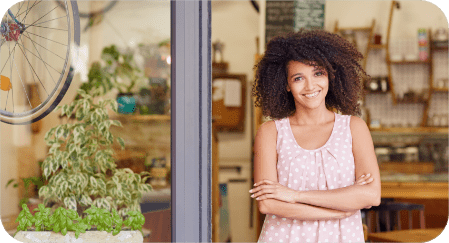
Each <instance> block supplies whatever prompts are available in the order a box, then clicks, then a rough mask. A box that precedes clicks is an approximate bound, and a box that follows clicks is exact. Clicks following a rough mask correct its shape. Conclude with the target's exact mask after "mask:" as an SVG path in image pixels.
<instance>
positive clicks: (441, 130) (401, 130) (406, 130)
mask: <svg viewBox="0 0 449 243" xmlns="http://www.w3.org/2000/svg"><path fill="white" fill-rule="evenodd" d="M370 131H371V132H385V133H395V134H413V133H414V134H418V133H437V134H448V133H449V132H448V131H449V128H448V127H381V128H371V129H370Z"/></svg>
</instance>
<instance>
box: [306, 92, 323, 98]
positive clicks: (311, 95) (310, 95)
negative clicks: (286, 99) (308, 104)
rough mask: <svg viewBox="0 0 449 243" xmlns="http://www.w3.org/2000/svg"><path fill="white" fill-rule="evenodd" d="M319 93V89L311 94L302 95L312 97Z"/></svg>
mask: <svg viewBox="0 0 449 243" xmlns="http://www.w3.org/2000/svg"><path fill="white" fill-rule="evenodd" d="M319 93H320V91H317V92H315V93H313V94H307V95H304V96H306V97H307V98H313V97H316V96H317V95H318V94H319Z"/></svg>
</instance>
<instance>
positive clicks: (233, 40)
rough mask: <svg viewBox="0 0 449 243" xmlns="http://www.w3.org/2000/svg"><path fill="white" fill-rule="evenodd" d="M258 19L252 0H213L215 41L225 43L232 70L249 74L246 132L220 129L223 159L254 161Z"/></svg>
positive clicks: (225, 56)
mask: <svg viewBox="0 0 449 243" xmlns="http://www.w3.org/2000/svg"><path fill="white" fill-rule="evenodd" d="M258 21H259V20H258V14H257V12H256V10H255V9H254V8H253V6H252V5H251V3H250V2H249V1H212V42H215V41H217V40H220V41H221V42H223V43H224V54H223V57H224V61H225V62H228V63H229V73H238V74H246V77H247V85H246V87H247V92H246V108H245V109H246V116H245V129H244V133H219V136H218V140H219V145H218V150H219V152H218V153H219V157H220V163H222V162H224V163H226V161H242V162H245V163H250V162H251V161H250V159H251V117H250V111H251V105H252V101H251V100H252V99H251V87H252V86H251V85H252V83H251V82H252V80H253V77H254V75H253V66H254V64H255V63H254V56H255V54H256V52H257V49H256V37H257V36H258V32H259V31H258V28H259V22H258Z"/></svg>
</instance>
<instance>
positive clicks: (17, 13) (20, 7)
mask: <svg viewBox="0 0 449 243" xmlns="http://www.w3.org/2000/svg"><path fill="white" fill-rule="evenodd" d="M29 3H30V2H29V1H28V4H29ZM23 5H25V2H23V4H22V6H20V2H19V8H18V9H17V12H16V15H15V16H17V15H19V11H20V9H22V7H23Z"/></svg>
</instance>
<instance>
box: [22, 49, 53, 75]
mask: <svg viewBox="0 0 449 243" xmlns="http://www.w3.org/2000/svg"><path fill="white" fill-rule="evenodd" d="M18 46H19V47H20V46H22V47H23V49H25V50H27V51H28V52H29V53H31V54H33V56H35V57H37V59H39V60H41V61H42V62H43V63H44V64H47V65H48V66H49V67H51V68H52V69H53V70H55V71H56V72H57V73H59V74H62V73H60V72H59V71H58V70H57V69H56V68H54V67H52V66H51V65H50V64H48V63H47V62H45V61H44V60H42V59H40V58H39V57H38V56H37V55H36V54H34V53H33V52H32V51H30V50H28V49H27V48H26V47H25V46H24V45H23V44H22V45H21V44H19V45H18Z"/></svg>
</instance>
